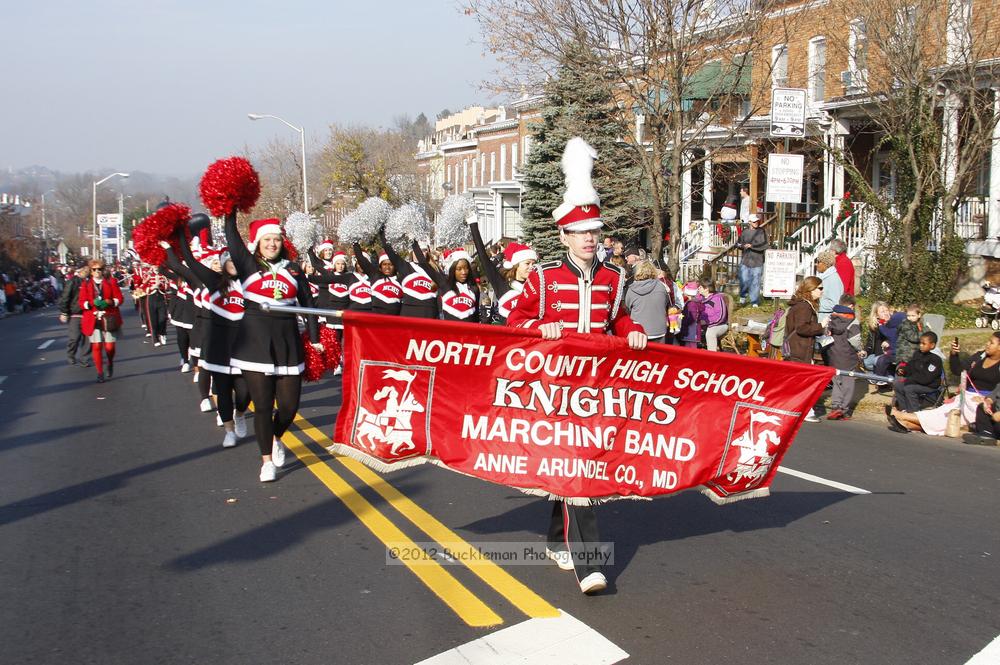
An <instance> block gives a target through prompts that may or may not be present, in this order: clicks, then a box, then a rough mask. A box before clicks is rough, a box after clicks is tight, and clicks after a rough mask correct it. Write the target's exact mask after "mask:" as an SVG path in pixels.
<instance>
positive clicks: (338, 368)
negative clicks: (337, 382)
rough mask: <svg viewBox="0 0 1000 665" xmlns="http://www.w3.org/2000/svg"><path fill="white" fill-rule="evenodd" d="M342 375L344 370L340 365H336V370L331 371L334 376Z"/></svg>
mask: <svg viewBox="0 0 1000 665" xmlns="http://www.w3.org/2000/svg"><path fill="white" fill-rule="evenodd" d="M343 373H344V368H343V367H341V366H340V365H337V369H335V370H333V375H334V376H337V375H338V374H343Z"/></svg>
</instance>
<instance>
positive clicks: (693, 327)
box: [678, 282, 708, 349]
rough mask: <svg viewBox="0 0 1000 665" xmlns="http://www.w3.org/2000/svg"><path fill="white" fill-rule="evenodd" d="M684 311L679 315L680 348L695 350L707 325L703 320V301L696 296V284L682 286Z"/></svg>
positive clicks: (690, 283) (706, 321)
mask: <svg viewBox="0 0 1000 665" xmlns="http://www.w3.org/2000/svg"><path fill="white" fill-rule="evenodd" d="M684 297H685V298H687V302H686V303H684V311H683V313H682V314H681V332H680V335H678V339H680V342H681V346H687V347H690V348H692V349H697V348H698V344H699V343H700V342H701V335H702V331H703V330H704V328H705V326H706V325H708V319H707V318H705V301H704V300H703V299H702V297H701V296H700V295H698V284H697V283H696V282H688V283H687V284H685V285H684Z"/></svg>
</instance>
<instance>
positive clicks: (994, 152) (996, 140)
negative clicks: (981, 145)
mask: <svg viewBox="0 0 1000 665" xmlns="http://www.w3.org/2000/svg"><path fill="white" fill-rule="evenodd" d="M993 115H1000V88H993ZM987 209H988V210H989V213H988V214H989V218H988V224H989V225H988V226H987V229H986V237H987V238H996V237H997V236H1000V123H998V124H995V125H993V144H992V146H991V148H990V205H989V206H988V208H987Z"/></svg>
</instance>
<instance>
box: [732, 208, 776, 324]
mask: <svg viewBox="0 0 1000 665" xmlns="http://www.w3.org/2000/svg"><path fill="white" fill-rule="evenodd" d="M742 191H743V190H741V192H742ZM748 221H749V222H750V226H749V227H748V228H745V229H743V232H742V233H740V239H739V240H738V241H737V243H736V244H737V245H739V246H740V249H742V250H743V255H742V256H741V257H740V304H741V305H742V304H744V303H746V302H747V301H748V300H749V301H750V304H751V305H753V306H754V307H757V306H758V305H759V304H760V279H761V275H762V274H763V273H764V252H766V251H767V248H768V247H769V246H770V242H769V240H768V238H767V231H765V230H764V229H763V228H762V227H761V224H760V217H758V216H757V215H756V214H754V215H750V216H749V219H748Z"/></svg>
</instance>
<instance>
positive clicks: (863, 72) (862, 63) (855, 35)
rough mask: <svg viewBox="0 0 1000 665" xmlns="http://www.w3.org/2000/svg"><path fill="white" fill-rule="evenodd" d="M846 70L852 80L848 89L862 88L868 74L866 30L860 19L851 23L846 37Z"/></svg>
mask: <svg viewBox="0 0 1000 665" xmlns="http://www.w3.org/2000/svg"><path fill="white" fill-rule="evenodd" d="M847 70H848V71H849V72H850V74H851V79H852V83H851V86H850V87H862V86H864V80H865V78H866V77H867V74H868V28H867V26H865V22H864V20H862V19H860V18H859V19H855V20H853V21H851V28H850V33H849V34H848V37H847ZM855 79H856V82H855Z"/></svg>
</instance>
